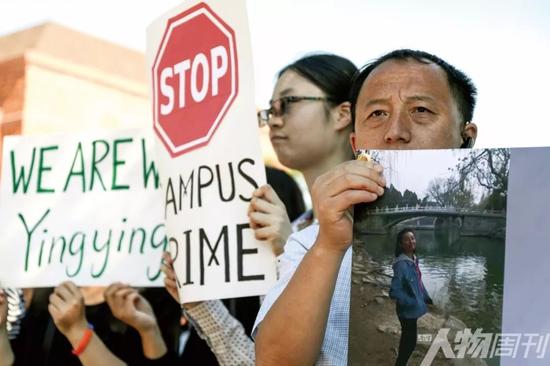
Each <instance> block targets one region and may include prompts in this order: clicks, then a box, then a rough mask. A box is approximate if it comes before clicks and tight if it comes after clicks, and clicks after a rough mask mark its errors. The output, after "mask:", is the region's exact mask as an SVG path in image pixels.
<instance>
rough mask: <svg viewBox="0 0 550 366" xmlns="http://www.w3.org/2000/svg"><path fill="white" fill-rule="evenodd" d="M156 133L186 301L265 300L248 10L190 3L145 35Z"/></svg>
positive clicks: (266, 259)
mask: <svg viewBox="0 0 550 366" xmlns="http://www.w3.org/2000/svg"><path fill="white" fill-rule="evenodd" d="M147 49H148V51H147V58H148V67H149V75H150V77H151V80H150V82H151V100H152V104H153V108H152V109H153V116H152V117H153V127H154V130H155V132H156V135H157V138H158V140H159V143H158V144H157V152H158V154H157V159H158V160H157V161H158V164H159V172H160V179H161V186H162V190H163V194H164V199H163V203H164V218H165V219H166V232H167V237H168V243H169V248H170V251H171V253H172V256H173V257H174V258H175V269H176V275H177V278H178V283H177V284H178V288H179V291H180V298H181V299H182V301H183V302H190V301H197V300H208V299H216V298H228V297H239V296H252V295H259V294H263V293H265V292H267V290H268V289H269V288H270V287H271V286H272V285H273V284H274V282H275V280H276V262H275V258H274V255H273V253H272V251H271V248H270V247H269V246H268V245H266V244H265V243H262V242H259V241H257V240H256V239H255V238H254V233H253V231H252V229H251V228H250V227H249V225H248V217H247V208H248V205H249V202H250V200H251V195H252V192H253V190H254V189H255V188H257V187H258V186H260V185H262V184H264V182H265V170H264V166H263V163H262V159H261V152H260V142H259V138H258V127H257V121H256V111H255V105H254V85H253V79H252V72H251V71H252V62H251V50H250V39H249V34H248V24H247V19H246V8H245V3H244V1H242V0H239V1H231V2H223V1H208V2H196V1H192V2H188V3H186V4H184V5H182V6H180V7H178V8H176V9H173V10H172V11H170V12H168V13H167V14H166V15H164V16H162V17H160V18H159V19H158V20H156V21H155V22H154V23H153V24H152V25H151V26H150V27H149V29H148V46H147Z"/></svg>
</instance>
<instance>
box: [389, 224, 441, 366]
mask: <svg viewBox="0 0 550 366" xmlns="http://www.w3.org/2000/svg"><path fill="white" fill-rule="evenodd" d="M393 273H394V274H393V278H392V281H391V287H390V298H392V299H393V300H395V303H396V311H397V317H398V318H399V323H401V339H400V340H399V351H398V356H397V360H396V362H395V365H396V366H404V365H407V361H408V360H409V357H410V356H411V354H412V352H413V351H414V349H415V348H416V339H417V327H416V323H417V320H418V318H420V317H421V316H422V315H424V314H426V312H427V311H428V308H427V304H433V301H432V299H431V297H430V295H428V292H427V291H426V287H425V286H424V284H423V282H422V273H421V272H420V268H419V267H418V257H417V256H416V238H415V235H414V231H413V230H412V229H403V230H401V231H400V232H399V233H398V234H397V241H396V246H395V260H394V263H393Z"/></svg>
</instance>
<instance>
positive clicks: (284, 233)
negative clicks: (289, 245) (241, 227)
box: [248, 184, 292, 255]
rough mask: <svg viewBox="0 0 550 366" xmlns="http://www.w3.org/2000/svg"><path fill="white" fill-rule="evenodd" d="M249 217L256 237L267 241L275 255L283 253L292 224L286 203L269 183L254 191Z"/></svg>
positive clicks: (249, 207)
mask: <svg viewBox="0 0 550 366" xmlns="http://www.w3.org/2000/svg"><path fill="white" fill-rule="evenodd" d="M248 218H249V220H250V227H251V228H252V230H254V235H255V237H256V239H258V240H265V241H267V242H268V243H269V244H270V245H271V247H272V249H273V252H274V253H275V255H280V254H282V253H283V251H284V246H285V243H286V240H287V239H288V237H289V236H290V234H292V226H291V224H290V219H289V218H288V214H287V212H286V207H285V205H284V203H283V202H282V201H281V200H280V199H279V196H277V193H275V191H274V190H273V188H272V187H271V186H270V185H269V184H266V185H263V186H261V187H260V188H258V189H256V190H255V191H254V192H253V193H252V200H251V201H250V205H249V206H248Z"/></svg>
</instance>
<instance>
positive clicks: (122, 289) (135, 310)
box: [104, 282, 157, 333]
mask: <svg viewBox="0 0 550 366" xmlns="http://www.w3.org/2000/svg"><path fill="white" fill-rule="evenodd" d="M104 295H105V301H107V304H108V305H109V308H110V309H111V312H112V313H113V315H114V316H115V318H117V319H119V320H121V321H122V322H124V323H126V324H128V325H129V326H131V327H132V328H134V329H136V330H137V331H138V332H140V333H141V332H146V331H148V330H151V329H153V328H154V327H156V326H157V320H156V318H155V313H154V312H153V309H152V308H151V305H150V304H149V302H148V301H147V300H146V299H145V298H144V297H143V296H141V295H140V294H139V293H138V292H137V290H136V289H134V288H131V287H129V286H128V285H124V284H122V283H120V282H115V283H113V284H111V285H110V286H109V287H107V289H106V290H105V293H104Z"/></svg>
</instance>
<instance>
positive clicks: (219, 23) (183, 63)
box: [152, 3, 238, 156]
mask: <svg viewBox="0 0 550 366" xmlns="http://www.w3.org/2000/svg"><path fill="white" fill-rule="evenodd" d="M152 73H153V84H154V87H153V119H154V128H155V131H156V133H157V134H158V136H159V137H160V139H161V141H162V142H163V143H164V144H165V146H166V148H167V149H168V150H169V151H170V154H171V155H172V156H177V155H180V154H182V153H184V152H186V151H189V150H192V149H195V148H197V147H200V146H203V145H205V144H207V143H208V142H209V141H210V139H211V138H212V135H213V134H214V132H215V131H216V129H217V128H218V126H219V124H220V122H221V120H222V119H223V118H224V116H225V114H226V113H227V110H228V108H229V107H230V106H231V103H233V101H234V100H235V97H236V95H237V90H238V75H237V54H236V50H235V33H234V32H233V29H231V27H229V26H228V25H227V24H226V23H225V22H224V21H223V20H222V19H221V18H220V17H219V16H217V15H216V14H215V13H214V12H213V11H212V9H210V7H208V5H206V4H205V3H200V4H198V5H196V6H194V7H192V8H190V9H188V10H186V11H184V12H183V13H181V14H179V15H177V16H175V17H173V18H171V19H169V21H168V24H167V27H166V30H165V32H164V35H163V37H162V41H161V44H160V46H159V48H158V52H157V55H156V57H155V61H154V63H153V69H152Z"/></svg>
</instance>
